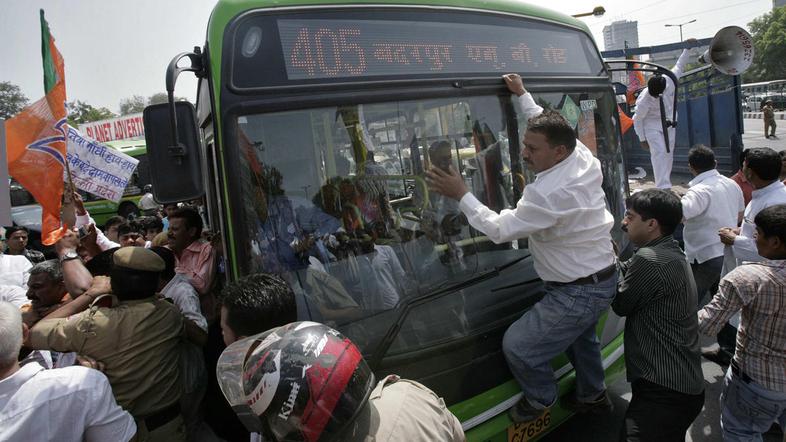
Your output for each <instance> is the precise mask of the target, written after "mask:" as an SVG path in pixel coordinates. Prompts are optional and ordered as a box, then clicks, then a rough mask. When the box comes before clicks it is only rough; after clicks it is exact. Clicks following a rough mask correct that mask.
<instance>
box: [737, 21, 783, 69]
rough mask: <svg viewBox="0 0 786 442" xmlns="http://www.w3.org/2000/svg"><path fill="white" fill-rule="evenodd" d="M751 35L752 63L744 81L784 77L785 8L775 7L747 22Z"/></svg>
mask: <svg viewBox="0 0 786 442" xmlns="http://www.w3.org/2000/svg"><path fill="white" fill-rule="evenodd" d="M748 28H749V29H750V30H751V36H752V37H753V48H754V50H755V53H754V55H753V64H752V65H751V67H750V69H748V70H747V71H746V72H745V73H744V74H743V79H744V82H745V83H753V82H757V81H770V80H779V79H782V78H786V44H784V41H786V8H775V9H773V10H772V12H768V13H766V14H764V15H762V16H761V17H758V18H755V19H753V21H752V22H750V23H748Z"/></svg>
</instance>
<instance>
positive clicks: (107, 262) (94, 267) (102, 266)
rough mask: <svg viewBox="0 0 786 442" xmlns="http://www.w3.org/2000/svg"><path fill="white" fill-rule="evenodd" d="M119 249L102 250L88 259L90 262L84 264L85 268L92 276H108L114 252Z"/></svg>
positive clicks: (110, 271)
mask: <svg viewBox="0 0 786 442" xmlns="http://www.w3.org/2000/svg"><path fill="white" fill-rule="evenodd" d="M119 249H120V247H115V248H113V249H109V250H104V251H103V252H101V253H99V254H98V255H96V256H94V257H92V258H90V261H88V262H86V263H85V267H87V270H88V271H89V272H90V274H91V275H93V276H109V275H110V274H111V273H112V265H113V264H112V259H113V258H114V255H115V252H116V251H117V250H119Z"/></svg>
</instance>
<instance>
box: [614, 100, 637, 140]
mask: <svg viewBox="0 0 786 442" xmlns="http://www.w3.org/2000/svg"><path fill="white" fill-rule="evenodd" d="M617 112H618V113H619V114H620V125H621V126H622V127H620V129H622V133H623V134H625V132H627V131H628V129H630V127H631V126H633V119H632V118H631V117H629V116H627V115H626V114H625V112H623V111H622V109H621V108H620V105H619V104H618V105H617Z"/></svg>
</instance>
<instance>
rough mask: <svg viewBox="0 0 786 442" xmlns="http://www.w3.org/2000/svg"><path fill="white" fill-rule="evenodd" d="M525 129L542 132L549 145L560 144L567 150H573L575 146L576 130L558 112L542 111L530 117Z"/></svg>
mask: <svg viewBox="0 0 786 442" xmlns="http://www.w3.org/2000/svg"><path fill="white" fill-rule="evenodd" d="M527 130H528V131H530V132H535V133H538V134H543V135H544V136H545V137H546V140H547V141H548V143H549V145H550V146H551V147H555V146H559V145H560V144H562V145H564V146H565V147H566V148H567V149H568V152H573V149H574V148H575V147H576V132H574V131H573V128H572V127H571V126H570V123H568V120H566V119H565V117H563V116H562V115H561V114H560V113H559V112H556V111H551V110H549V111H543V113H541V114H540V115H538V116H535V117H532V118H530V119H529V122H528V123H527Z"/></svg>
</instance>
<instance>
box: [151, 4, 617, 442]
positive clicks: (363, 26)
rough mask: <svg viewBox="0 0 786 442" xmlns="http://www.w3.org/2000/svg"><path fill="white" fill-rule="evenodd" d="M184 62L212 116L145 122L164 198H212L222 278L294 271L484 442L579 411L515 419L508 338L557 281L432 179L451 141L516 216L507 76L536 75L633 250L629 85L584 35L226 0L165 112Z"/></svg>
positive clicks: (394, 367) (459, 158)
mask: <svg viewBox="0 0 786 442" xmlns="http://www.w3.org/2000/svg"><path fill="white" fill-rule="evenodd" d="M183 71H193V72H195V73H196V75H197V76H198V77H199V86H198V94H197V105H196V108H194V107H193V106H192V105H190V104H189V103H185V102H177V103H175V102H174V101H172V102H171V103H169V104H168V105H167V104H164V105H156V106H151V107H149V108H148V109H146V111H145V132H146V139H147V144H148V155H149V156H150V168H151V176H152V181H153V187H154V192H155V195H156V199H157V200H158V201H161V202H175V201H185V200H192V199H195V198H200V197H202V196H204V197H205V205H206V209H207V217H208V221H209V224H210V228H211V229H213V230H215V231H219V232H220V233H221V238H222V240H223V247H224V250H223V254H224V257H225V259H226V266H225V267H226V273H227V278H228V279H230V280H234V279H237V278H239V277H242V276H244V275H247V274H251V273H255V272H275V273H278V274H281V275H283V276H284V277H285V278H286V279H287V280H288V281H289V282H290V284H291V285H292V286H293V288H294V290H295V292H296V295H297V298H298V308H299V311H298V316H299V317H300V319H311V320H316V321H321V322H326V323H328V324H330V325H332V326H334V327H336V328H338V329H339V330H341V331H342V332H344V333H345V334H346V335H347V336H349V337H350V338H351V339H352V340H353V341H354V342H356V343H357V344H358V345H359V346H360V347H361V349H362V351H363V353H364V355H365V357H366V359H367V360H368V361H369V363H370V364H371V367H372V369H373V370H374V371H375V372H376V374H377V376H378V377H381V376H383V375H385V374H389V373H395V374H398V375H400V376H402V377H405V378H409V379H414V380H417V381H420V382H422V383H424V384H425V385H427V386H428V387H430V388H432V389H433V390H434V391H435V392H436V393H437V394H439V395H440V396H442V397H443V398H444V399H445V401H446V402H447V404H448V405H449V407H450V409H451V410H452V411H453V412H454V413H455V414H456V416H458V418H459V419H460V420H461V422H462V425H463V427H464V429H465V430H466V433H467V436H468V439H469V440H470V441H487V440H488V441H504V440H510V441H524V440H531V439H534V438H537V437H540V436H542V435H544V434H545V433H547V432H548V431H550V430H552V429H553V428H555V427H556V426H557V425H559V424H560V423H562V422H563V421H565V420H566V419H567V418H568V417H569V416H570V413H569V412H567V411H565V410H563V409H561V408H559V407H555V408H553V409H552V410H551V411H550V412H549V413H547V414H546V415H544V416H542V417H541V418H540V419H538V420H536V421H534V422H532V423H530V424H527V425H513V424H512V423H511V421H510V420H509V419H508V417H507V414H506V413H505V411H506V410H507V409H508V408H510V407H511V406H512V405H513V404H515V402H516V401H517V400H518V398H519V397H520V390H519V387H518V385H517V384H516V382H515V381H514V380H513V378H512V376H511V374H510V372H509V370H508V367H507V364H506V362H505V359H504V356H503V353H502V344H501V343H502V336H503V334H504V332H505V330H506V329H507V328H508V326H509V325H510V324H511V323H512V322H514V321H515V320H517V319H518V318H520V317H521V315H522V314H523V313H524V312H526V311H527V310H528V309H529V308H530V307H531V306H532V305H533V304H535V303H536V302H537V301H538V300H539V299H540V298H541V297H542V295H543V285H542V281H541V280H540V279H539V278H538V276H537V274H536V273H535V270H534V269H533V265H532V258H531V256H530V254H529V251H528V249H527V241H526V240H519V241H513V242H509V243H504V244H494V243H492V242H491V241H489V240H488V239H487V238H486V237H485V236H483V235H482V234H481V233H480V232H478V231H476V230H474V229H472V228H471V227H469V226H467V225H466V221H465V219H463V218H462V217H461V216H460V213H459V212H458V209H457V206H456V204H455V203H451V202H450V201H447V200H446V199H445V198H442V197H439V196H437V195H433V194H429V192H428V189H427V187H426V186H425V182H424V179H423V171H424V169H426V168H427V167H429V165H430V164H431V163H432V162H435V163H436V161H435V160H434V159H433V158H432V157H433V156H434V154H435V149H430V147H431V146H436V145H438V144H439V143H440V142H442V144H443V145H444V144H445V143H447V144H448V145H449V146H450V152H451V155H450V157H449V159H448V161H451V162H452V163H453V164H454V167H456V168H457V169H458V170H460V171H461V174H462V176H463V177H464V179H465V180H466V182H467V183H468V185H469V186H470V188H471V189H472V190H473V192H474V193H475V194H476V195H478V196H479V198H480V199H481V200H482V201H483V202H484V203H486V204H487V205H489V206H490V207H491V208H493V209H495V210H501V209H504V208H509V207H514V206H515V204H516V202H517V201H518V199H519V198H520V196H521V192H522V190H523V187H524V185H526V182H528V181H531V180H532V179H533V178H534V176H533V174H532V173H531V171H528V170H527V168H526V165H525V164H524V162H523V161H522V160H521V155H520V152H521V149H522V146H521V139H522V138H523V134H524V130H525V128H526V119H525V118H524V117H523V116H522V115H521V114H520V113H519V111H518V110H517V104H516V103H514V100H512V99H511V95H510V93H509V92H508V91H507V89H506V87H505V85H504V82H503V81H502V79H501V75H502V74H505V73H508V72H517V73H520V74H521V75H522V76H523V77H524V79H525V82H526V86H527V89H528V90H529V91H530V92H532V93H533V95H534V97H535V99H536V100H537V102H538V103H539V104H541V105H542V106H543V107H545V108H550V109H555V110H559V111H560V112H562V114H563V115H565V117H566V118H567V119H568V120H569V121H570V122H571V123H572V124H574V125H575V126H576V128H577V132H578V134H579V137H580V139H581V140H582V141H583V142H584V144H586V145H588V146H589V147H590V148H591V149H593V150H594V151H595V152H596V154H597V157H598V159H599V160H600V162H601V165H602V169H603V173H604V181H603V189H604V191H605V194H606V199H607V202H608V209H609V211H610V212H611V213H612V214H613V215H614V217H615V219H616V223H615V226H614V229H613V232H612V234H613V237H614V239H615V241H616V242H617V243H618V244H620V245H621V246H622V248H623V249H624V246H625V241H624V238H623V235H622V232H621V230H620V222H621V220H622V218H623V214H624V198H625V196H626V195H627V192H628V188H627V182H626V178H625V168H624V165H623V157H622V149H621V147H620V133H619V120H618V116H617V112H616V101H615V95H614V92H613V89H612V85H611V80H610V76H609V73H608V71H607V68H606V65H605V64H604V62H603V60H602V59H601V56H600V52H599V51H598V48H597V46H596V45H595V43H594V41H593V39H592V36H591V33H590V31H589V29H588V28H587V26H586V25H585V24H584V23H582V22H580V21H578V20H576V19H574V18H572V17H569V16H566V15H563V14H560V13H556V12H553V11H549V10H546V9H542V8H540V7H535V6H531V5H527V4H525V3H521V2H518V1H507V0H492V1H480V0H458V1H457V0H450V1H447V0H442V1H440V0H434V1H428V0H404V1H401V0H399V1H379V2H374V3H368V2H361V1H343V2H332V3H328V2H323V1H317V0H313V1H309V0H281V1H277V2H268V1H262V0H231V1H229V0H227V1H219V3H218V4H217V6H216V7H215V9H214V10H213V13H212V15H211V18H210V21H209V24H208V28H207V41H206V43H205V45H204V47H201V48H195V50H194V52H191V53H183V54H180V55H179V56H177V57H175V59H173V61H172V62H171V63H170V66H169V69H168V71H167V77H166V82H167V91H168V93H169V95H170V100H172V97H173V93H174V88H175V82H176V78H177V75H179V74H180V73H181V72H183ZM175 125H176V127H177V130H176V131H172V130H171V128H172V127H173V126H175ZM622 330H623V321H622V320H621V319H620V318H619V317H617V316H615V315H614V314H613V313H612V312H609V313H608V314H607V315H604V316H603V318H602V320H601V321H600V322H599V324H598V327H597V332H598V337H599V338H600V340H601V342H602V348H603V350H602V356H603V365H604V367H605V368H606V370H607V377H608V381H609V382H610V381H612V380H613V379H614V378H615V377H616V376H618V375H620V374H621V373H622V372H623V370H624V364H623V358H622V355H623V345H622ZM553 366H554V369H555V374H556V377H557V378H558V382H559V387H560V394H561V395H565V394H567V393H569V392H570V391H571V390H572V389H573V388H574V385H575V372H574V370H573V369H572V367H571V365H570V363H569V361H568V359H567V357H566V356H564V355H563V356H561V357H558V358H556V359H555V360H554V361H553Z"/></svg>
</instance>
